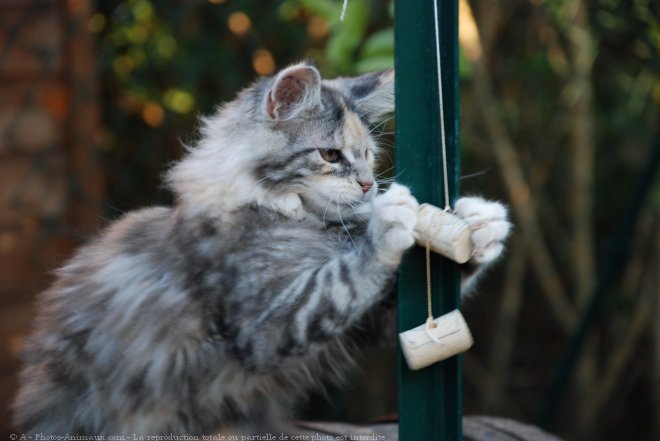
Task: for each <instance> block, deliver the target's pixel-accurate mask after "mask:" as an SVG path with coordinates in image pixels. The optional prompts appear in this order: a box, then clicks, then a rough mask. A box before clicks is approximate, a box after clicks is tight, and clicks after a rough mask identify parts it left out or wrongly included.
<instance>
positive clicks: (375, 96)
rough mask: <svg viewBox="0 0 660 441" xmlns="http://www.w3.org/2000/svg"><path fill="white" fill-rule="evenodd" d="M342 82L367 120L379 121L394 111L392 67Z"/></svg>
mask: <svg viewBox="0 0 660 441" xmlns="http://www.w3.org/2000/svg"><path fill="white" fill-rule="evenodd" d="M343 83H344V84H343V86H344V88H345V89H347V92H348V93H349V95H350V96H351V97H352V98H353V102H355V104H356V105H357V108H358V111H359V112H360V114H361V115H363V116H365V117H366V118H367V120H369V122H371V123H374V124H375V123H379V122H381V121H383V120H385V119H386V118H387V117H388V116H390V115H391V114H392V113H394V69H388V70H384V71H380V72H370V73H368V74H364V75H362V76H359V77H355V78H346V79H343Z"/></svg>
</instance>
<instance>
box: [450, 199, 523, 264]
mask: <svg viewBox="0 0 660 441" xmlns="http://www.w3.org/2000/svg"><path fill="white" fill-rule="evenodd" d="M454 212H455V213H456V214H457V215H458V216H460V217H461V218H463V219H464V220H465V221H466V222H467V223H468V225H469V226H470V229H471V230H472V245H473V252H472V259H471V261H472V262H474V263H476V264H480V265H481V264H485V263H489V262H492V261H494V260H495V259H497V258H498V257H499V256H500V255H501V254H502V251H503V250H504V241H505V240H506V238H507V237H508V236H509V232H510V231H511V223H510V222H509V220H508V212H507V209H506V207H505V206H504V205H502V204H501V203H499V202H494V201H487V200H485V199H483V198H480V197H464V198H461V199H459V200H458V201H457V202H456V206H455V208H454Z"/></svg>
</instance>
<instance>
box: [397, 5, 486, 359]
mask: <svg viewBox="0 0 660 441" xmlns="http://www.w3.org/2000/svg"><path fill="white" fill-rule="evenodd" d="M433 12H434V14H433V17H434V24H435V52H436V65H437V80H438V97H439V108H440V138H441V148H442V172H443V179H444V199H445V207H444V209H440V208H438V207H434V206H433V205H430V204H422V205H421V206H420V208H419V212H418V213H417V224H416V226H415V235H416V242H417V244H418V245H420V246H423V247H425V249H426V295H427V306H428V316H427V319H426V322H425V323H424V324H422V325H420V326H418V327H416V328H413V329H410V330H408V331H405V332H402V333H400V334H399V341H400V344H401V350H402V352H403V356H404V358H405V359H406V362H407V364H408V367H409V368H410V369H411V370H417V369H421V368H424V367H426V366H429V365H431V364H433V363H436V362H438V361H441V360H444V359H447V358H449V357H451V356H453V355H456V354H458V353H460V352H464V351H466V350H467V349H469V348H470V347H471V346H472V343H473V342H474V340H473V339H472V334H471V333H470V329H469V328H468V326H467V323H466V322H465V319H464V318H463V315H462V314H461V312H460V311H459V310H458V309H455V310H453V311H451V312H449V313H447V314H444V315H442V316H440V317H438V318H433V309H432V306H433V305H432V299H431V297H432V296H431V251H434V252H436V253H439V254H442V255H443V256H445V257H447V258H449V259H452V260H453V261H455V262H456V263H465V262H467V261H468V260H469V259H470V257H472V239H471V232H470V227H469V225H468V224H467V222H465V221H464V220H463V219H461V218H460V217H458V216H456V215H455V214H454V213H453V210H452V208H451V205H450V203H449V178H448V172H447V145H446V140H445V138H446V137H445V120H444V103H443V98H442V96H443V93H442V70H441V61H440V37H439V35H440V34H439V25H438V5H437V3H436V2H435V1H434V2H433Z"/></svg>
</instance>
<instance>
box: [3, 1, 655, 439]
mask: <svg viewBox="0 0 660 441" xmlns="http://www.w3.org/2000/svg"><path fill="white" fill-rule="evenodd" d="M392 3H393V2H391V1H389V0H351V1H349V6H348V11H347V15H346V20H345V21H344V22H343V23H342V22H340V21H339V15H340V10H341V2H340V1H339V0H336V1H335V0H285V1H277V2H275V1H257V0H253V1H248V0H186V1H184V0H178V1H177V0H121V1H119V0H106V1H98V2H91V1H83V0H0V308H1V309H0V428H1V429H0V436H6V435H7V434H9V433H12V431H11V429H10V428H9V419H8V418H9V410H8V404H9V402H10V400H11V397H12V395H13V393H14V390H15V375H16V372H17V369H18V366H19V364H18V354H19V352H20V348H21V344H22V337H23V336H24V335H25V334H26V333H27V332H28V330H29V326H30V322H31V320H32V313H33V307H32V304H33V300H34V296H35V294H36V293H38V292H39V291H40V290H41V289H43V288H44V287H45V286H47V284H48V283H49V281H50V280H51V277H50V275H49V274H50V272H51V271H53V270H54V269H55V268H57V266H59V265H60V264H62V263H63V262H64V261H65V259H66V258H67V257H68V256H70V254H71V253H72V251H73V249H74V248H75V247H76V246H77V245H79V244H81V243H83V242H84V241H85V240H86V239H87V238H88V237H89V236H90V235H92V234H94V232H95V231H98V229H99V228H100V227H102V226H103V225H105V224H107V223H108V222H109V221H111V220H113V219H115V218H117V217H118V216H119V215H121V214H122V213H123V212H125V211H127V210H130V209H133V208H137V207H141V206H146V205H155V204H167V203H170V202H171V199H170V198H171V196H170V195H169V194H167V193H166V192H165V191H163V189H162V187H161V186H160V182H161V181H160V176H161V173H162V172H163V171H164V170H165V169H166V168H167V166H168V164H169V163H171V162H172V161H173V160H176V159H177V158H179V157H180V156H181V154H182V151H183V149H182V147H181V145H182V143H186V142H189V141H192V140H194V139H195V128H196V119H197V117H198V116H199V115H203V114H207V113H209V112H212V111H213V108H214V106H216V105H217V104H219V103H220V102H222V101H223V100H227V99H230V98H231V97H232V96H233V95H234V94H235V93H236V91H237V90H239V89H240V88H242V87H245V86H246V85H248V84H249V83H250V82H251V81H252V80H253V79H255V78H256V77H257V76H258V75H269V74H272V73H274V72H275V71H276V70H277V69H280V68H282V67H285V66H286V65H287V64H289V63H291V62H294V61H297V60H300V59H302V58H313V59H315V60H316V61H317V62H318V64H319V66H320V69H321V71H322V72H323V74H324V75H325V76H328V77H332V76H336V75H352V74H357V73H361V72H366V71H370V70H375V69H381V68H385V67H389V66H392V64H393V31H392V21H393V14H394V11H393V9H394V8H393V4H392ZM460 6H461V13H460V34H461V35H460V39H461V51H462V52H461V66H460V74H461V79H462V86H461V87H462V100H461V105H462V120H461V127H462V149H463V151H462V155H463V164H462V169H463V174H464V179H463V180H462V186H463V192H464V193H479V194H483V195H485V196H486V197H489V198H494V199H500V200H502V201H504V202H506V203H507V204H509V205H510V206H511V214H512V218H513V220H514V223H515V225H516V227H515V231H514V234H513V237H512V240H511V243H510V246H509V249H508V252H507V255H506V257H505V258H504V259H503V260H502V261H501V262H500V263H499V264H498V266H497V267H496V268H495V269H494V270H492V271H491V273H490V274H489V276H488V277H487V278H485V279H484V283H483V284H482V286H481V289H480V291H481V292H480V294H479V295H478V296H474V297H473V298H470V299H469V300H468V301H467V302H466V304H465V305H464V308H463V309H464V313H465V315H466V318H467V320H468V322H469V323H470V326H471V328H472V331H473V334H474V337H475V340H476V344H475V346H474V348H473V349H472V350H471V351H470V352H468V353H467V354H466V355H465V357H464V371H465V377H464V410H465V412H466V413H468V414H474V413H482V414H491V415H502V416H508V417H513V418H517V419H520V420H523V421H526V422H531V423H538V422H543V423H544V424H545V425H546V426H547V427H549V428H550V429H551V430H552V431H554V432H556V433H559V434H561V435H563V436H565V437H566V438H567V439H569V440H604V441H609V440H612V441H613V440H622V439H631V440H632V439H634V440H636V441H637V440H639V441H645V440H649V441H650V440H657V439H660V320H659V319H660V299H659V293H660V289H659V288H660V284H659V283H658V282H659V281H658V277H659V276H658V274H659V273H660V271H659V270H660V264H659V259H658V254H659V251H660V223H659V222H658V208H659V206H660V186H659V183H658V178H657V165H658V161H659V158H658V156H659V151H660V127H659V126H660V125H659V124H658V122H659V121H660V112H659V108H660V11H659V9H660V5H659V4H658V2H654V1H652V0H634V1H629V2H619V1H615V0H585V1H579V0H516V1H508V2H505V1H498V0H470V1H465V0H461V3H460ZM429 54H432V47H431V42H429ZM420 87H423V85H420ZM384 130H385V132H391V131H393V125H392V124H391V125H390V126H389V127H387V128H385V129H384ZM382 139H383V143H384V145H385V146H386V147H387V148H390V147H391V145H392V143H393V138H392V137H391V136H389V135H387V134H386V135H385V136H384V137H383V138H382ZM392 155H393V153H392V151H391V150H390V151H389V153H388V154H387V155H386V162H387V164H386V165H384V166H383V170H387V169H388V168H389V167H390V162H391V159H392ZM393 173H394V172H393V171H389V172H387V173H386V175H393ZM570 348H572V350H570ZM363 359H364V370H363V372H362V373H361V374H357V375H356V376H355V378H354V379H353V380H352V381H351V383H350V384H349V385H348V386H347V387H346V388H344V389H342V390H334V391H331V392H330V395H331V399H330V401H329V402H328V400H326V399H324V398H321V397H316V398H313V399H312V400H311V401H310V402H309V403H307V404H306V405H304V406H301V412H300V413H301V415H303V416H306V417H310V418H311V417H313V418H335V419H343V420H350V421H367V420H371V419H374V418H379V417H384V416H388V415H392V414H393V413H394V412H396V395H395V394H396V390H395V389H396V388H395V381H396V373H395V368H394V351H393V349H392V348H378V349H371V350H368V351H367V352H365V354H364V357H363Z"/></svg>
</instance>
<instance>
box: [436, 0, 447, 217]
mask: <svg viewBox="0 0 660 441" xmlns="http://www.w3.org/2000/svg"><path fill="white" fill-rule="evenodd" d="M432 1H433V22H434V24H435V60H436V65H437V69H438V97H439V104H440V138H441V141H442V176H443V179H444V186H445V211H451V206H450V204H449V177H448V172H447V141H446V139H445V110H444V109H445V106H444V102H443V99H442V95H443V93H442V63H441V62H440V25H439V24H438V0H432Z"/></svg>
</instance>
